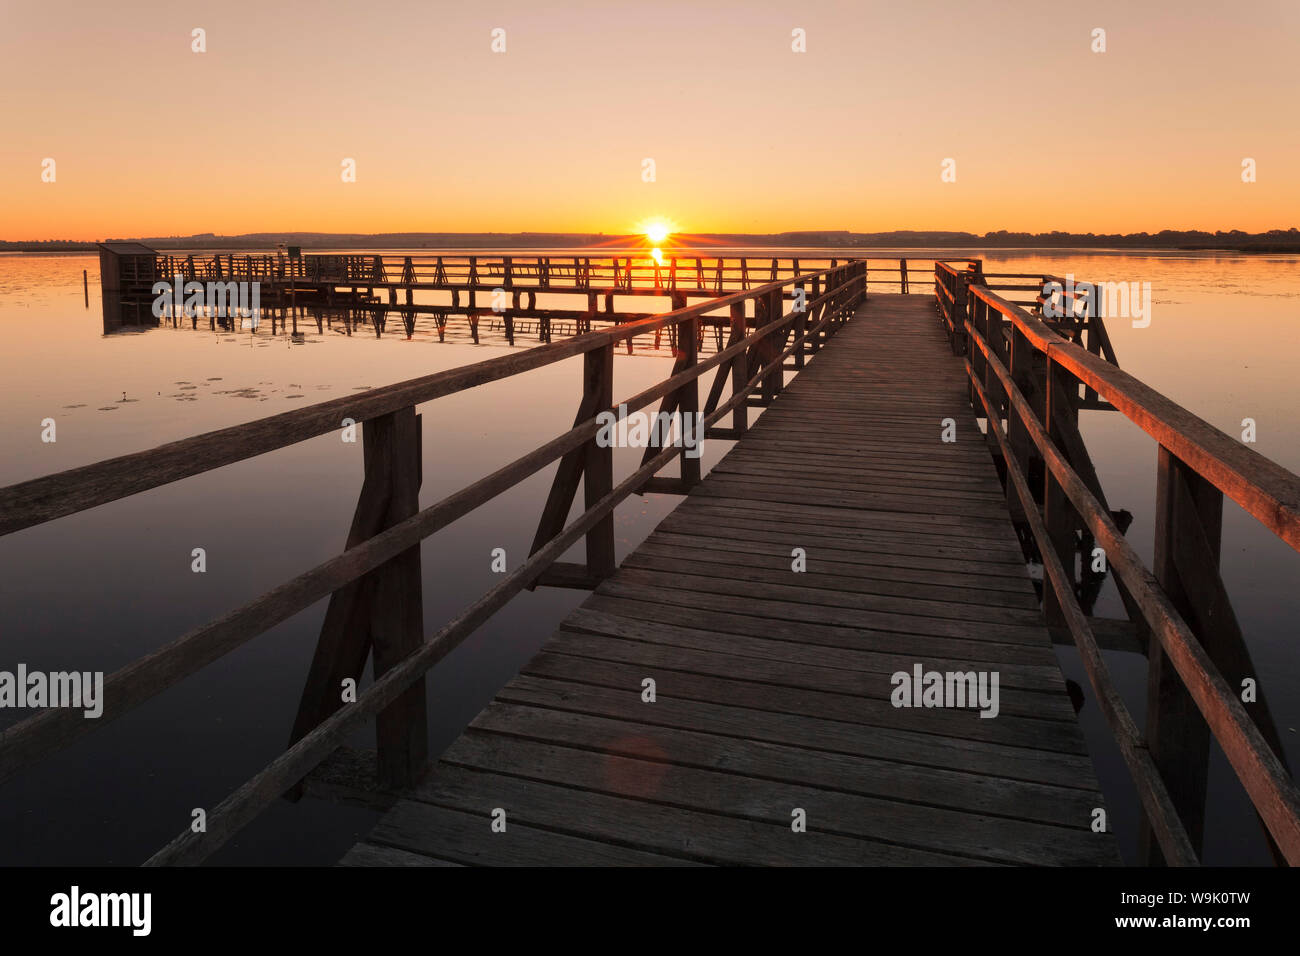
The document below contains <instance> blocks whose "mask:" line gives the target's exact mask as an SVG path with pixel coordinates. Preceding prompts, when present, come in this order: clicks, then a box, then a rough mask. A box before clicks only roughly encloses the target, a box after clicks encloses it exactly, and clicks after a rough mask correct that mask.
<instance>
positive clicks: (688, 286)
mask: <svg viewBox="0 0 1300 956" xmlns="http://www.w3.org/2000/svg"><path fill="white" fill-rule="evenodd" d="M846 262H865V263H866V269H867V281H868V283H869V284H870V283H872V282H875V283H877V284H878V285H880V286H882V288H881V291H889V292H908V291H910V287H911V284H912V283H911V278H912V277H914V276H917V275H921V276H923V277H925V276H928V275H929V272H930V270H931V268H932V263H933V262H934V260H931V259H924V260H917V259H913V260H908V259H905V258H902V259H896V260H895V259H890V260H871V259H866V258H853V259H844V258H843V257H829V256H810V257H807V258H799V257H791V256H776V257H766V256H753V255H741V256H725V255H724V256H691V255H682V256H678V255H673V254H671V253H669V254H661V258H660V259H656V258H654V256H652V255H651V254H650V253H649V252H638V253H635V254H613V253H610V254H599V253H598V254H595V255H568V256H561V255H531V256H529V255H525V256H509V255H484V256H478V255H461V254H455V255H410V256H407V255H385V254H381V253H349V254H330V253H308V254H305V255H302V256H297V257H293V258H289V257H287V256H285V255H282V254H272V253H206V254H204V253H191V254H185V255H171V254H166V255H163V254H160V255H158V256H157V257H156V259H155V261H154V263H153V265H152V268H149V267H148V265H147V263H143V262H140V261H136V260H127V261H125V262H124V264H123V277H124V279H126V280H127V281H144V280H145V279H148V281H149V282H152V281H154V280H155V279H159V278H160V279H167V280H171V279H172V278H173V277H175V276H178V275H179V276H182V277H183V278H184V279H186V280H193V281H232V280H234V281H240V280H260V281H264V282H268V283H288V282H291V281H293V280H301V281H302V282H304V283H317V284H321V283H332V284H334V285H338V286H353V287H357V288H366V289H371V290H373V289H375V288H388V287H396V288H415V289H420V288H424V289H448V290H450V289H484V290H490V289H494V288H502V289H506V290H509V291H515V290H518V291H531V292H534V293H536V292H591V293H608V292H612V293H616V294H629V295H645V294H658V295H666V294H671V293H673V292H682V293H687V294H691V295H709V296H720V295H725V294H728V293H730V292H737V291H745V290H748V289H752V288H755V287H757V286H758V285H761V284H764V283H769V282H776V281H779V280H782V279H790V278H793V277H794V276H797V275H801V274H803V273H806V272H810V271H815V270H819V269H835V268H838V267H839V266H840V265H842V264H844V263H846ZM883 263H888V264H883ZM895 263H897V264H896V265H895Z"/></svg>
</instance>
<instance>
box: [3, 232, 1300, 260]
mask: <svg viewBox="0 0 1300 956" xmlns="http://www.w3.org/2000/svg"><path fill="white" fill-rule="evenodd" d="M112 238H113V239H114V240H118V237H112ZM677 240H678V243H679V244H680V245H681V246H682V247H686V248H689V249H690V250H691V251H692V252H694V253H697V254H698V253H700V252H705V251H707V250H708V248H709V247H710V246H716V247H718V249H719V251H721V250H722V249H724V248H736V247H748V248H755V247H758V248H763V247H772V248H790V247H799V248H813V249H817V248H821V249H862V250H864V251H865V250H870V249H953V248H960V249H1053V248H1055V249H1098V250H1100V249H1109V250H1115V251H1130V250H1140V249H1151V250H1178V251H1185V252H1233V253H1263V254H1268V253H1300V231H1298V230H1296V229H1295V228H1292V229H1289V230H1280V229H1275V230H1270V231H1269V232H1266V233H1246V232H1240V231H1237V230H1233V231H1231V232H1215V233H1209V232H1202V231H1199V230H1189V231H1178V232H1176V231H1172V230H1165V231H1163V232H1159V233H1154V234H1151V233H1129V234H1119V235H1096V234H1091V233H1085V234H1076V233H1061V232H1052V233H1012V232H990V233H985V234H984V235H982V236H981V235H976V234H974V233H966V232H940V231H916V232H912V231H897V232H884V233H855V232H849V231H806V232H784V233H766V234H743V233H711V234H692V235H680V236H678V237H677ZM105 241H107V240H105ZM118 241H133V242H142V243H144V244H146V245H148V246H151V247H152V248H155V249H158V250H176V249H184V250H193V251H203V250H209V251H216V250H220V251H223V252H224V251H250V252H251V251H267V252H274V251H275V250H276V249H277V247H278V246H280V245H285V246H297V247H299V248H301V249H302V250H304V251H307V252H311V251H328V250H335V249H367V250H369V249H373V250H376V251H379V250H384V249H411V250H415V249H428V250H429V251H430V252H437V251H439V250H464V249H485V250H489V249H491V250H496V249H530V250H542V249H557V248H563V249H581V250H589V251H590V252H591V253H592V254H593V255H594V254H597V253H602V254H604V253H609V254H614V253H620V254H621V253H626V252H628V251H634V250H636V249H641V248H646V247H647V246H648V245H649V243H648V241H647V240H646V239H645V237H644V236H639V235H604V234H591V233H536V232H521V233H378V234H372V235H364V234H359V233H319V232H315V233H307V232H285V233H248V234H244V235H238V236H218V235H215V234H213V233H203V234H199V235H193V236H167V237H146V238H131V239H123V240H118ZM671 245H672V243H670V246H671ZM96 248H97V244H96V242H90V241H82V240H75V241H74V240H18V241H0V252H23V253H41V252H55V253H57V252H94V251H95V250H96Z"/></svg>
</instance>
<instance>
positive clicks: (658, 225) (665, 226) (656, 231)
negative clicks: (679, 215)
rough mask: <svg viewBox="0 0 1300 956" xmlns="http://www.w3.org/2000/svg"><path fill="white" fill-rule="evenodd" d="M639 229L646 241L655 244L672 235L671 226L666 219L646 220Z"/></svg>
mask: <svg viewBox="0 0 1300 956" xmlns="http://www.w3.org/2000/svg"><path fill="white" fill-rule="evenodd" d="M639 228H640V229H641V231H642V232H643V233H645V237H646V238H647V239H649V240H650V241H651V242H653V243H656V244H657V243H660V242H663V241H664V240H665V239H667V238H668V237H669V236H671V235H672V234H673V224H672V223H671V222H669V221H668V220H667V219H647V220H646V221H645V222H643V223H642V224H641V225H640V227H639Z"/></svg>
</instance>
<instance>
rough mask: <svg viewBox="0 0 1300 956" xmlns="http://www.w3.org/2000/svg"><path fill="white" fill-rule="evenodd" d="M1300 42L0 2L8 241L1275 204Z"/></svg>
mask: <svg viewBox="0 0 1300 956" xmlns="http://www.w3.org/2000/svg"><path fill="white" fill-rule="evenodd" d="M194 27H203V28H204V29H205V30H206V31H207V47H208V52H206V53H203V54H196V53H192V52H191V50H190V43H191V37H190V34H191V30H192V29H193V28H194ZM493 27H503V28H505V29H506V31H507V35H506V38H507V52H505V53H503V54H494V53H492V52H491V50H490V41H491V38H490V31H491V30H492V28H493ZM795 27H801V28H803V29H804V30H806V31H807V46H808V52H807V53H803V54H796V53H793V52H791V49H790V40H791V30H792V29H793V28H795ZM1094 27H1102V28H1105V29H1106V31H1107V46H1108V50H1107V52H1106V53H1102V54H1097V53H1093V52H1091V50H1090V44H1091V36H1090V34H1091V31H1092V29H1093V28H1094ZM1298 59H1300V2H1297V0H1234V2H1232V3H1225V2H1222V0H1187V2H1183V3H1166V2H1152V0H1147V2H1138V0H1117V2H1111V0H1093V2H1086V3H1062V2H1042V0H1024V2H1011V0H1005V2H985V3H982V4H972V3H970V2H966V0H962V2H956V0H952V2H949V0H929V2H927V0H915V2H900V0H889V2H862V0H858V2H852V0H850V2H831V0H681V2H678V0H664V2H619V0H605V2H595V0H591V2H580V0H545V2H541V0H519V2H516V0H502V2H491V3H484V2H470V0H464V2H454V3H452V2H431V0H387V2H385V0H370V2H365V3H339V2H331V0H318V2H309V3H283V4H282V3H270V2H267V0H230V2H224V3H204V2H194V0H179V2H177V0H170V2H168V0H114V2H105V0H83V2H74V3H60V2H30V3H27V2H24V3H19V2H15V0H0V120H2V121H3V125H2V126H0V129H2V130H3V135H2V136H0V210H2V211H0V238H3V239H31V238H38V239H39V238H72V239H96V238H104V237H106V236H159V235H189V234H192V233H201V232H216V233H225V234H235V233H244V232H258V231H287V230H305V231H330V232H332V231H340V232H344V231H346V232H400V231H498V232H510V231H524V230H528V231H582V232H588V231H590V232H614V233H620V232H628V231H631V230H632V229H634V228H635V227H636V226H637V224H638V223H640V222H643V221H644V220H646V219H649V218H651V217H655V216H662V217H666V218H668V219H671V220H672V221H673V222H675V223H677V224H678V225H679V226H680V227H681V228H683V229H685V230H687V231H691V232H723V231H742V232H775V231H782V230H787V229H852V230H856V231H877V230H889V229H960V230H970V231H973V232H985V231H987V230H995V229H1011V230H1027V231H1034V232H1040V231H1049V230H1053V229H1061V230H1068V231H1075V232H1135V231H1142V230H1145V231H1156V230H1159V229H1164V228H1172V229H1188V228H1202V229H1210V230H1215V229H1232V228H1239V229H1245V230H1248V231H1262V230H1266V229H1270V228H1289V227H1291V226H1294V225H1300V123H1297V119H1296V118H1297V115H1298V114H1300V106H1298V104H1300V69H1298V68H1297V67H1298V64H1297V60H1298ZM45 157H52V158H54V159H55V160H56V162H57V182H55V183H52V184H50V183H43V182H41V178H40V175H41V161H42V159H44V158H45ZM344 157H352V158H355V160H356V162H357V182H356V183H352V184H345V183H343V182H341V180H340V175H339V174H340V162H341V160H342V159H343V158H344ZM645 157H651V158H653V159H654V160H655V162H656V165H657V181H656V182H654V183H644V182H642V179H641V161H642V159H643V158H645ZM946 157H952V158H953V159H955V160H956V161H957V181H956V182H955V183H943V182H941V181H940V175H939V174H940V163H941V161H942V160H943V159H944V158H946ZM1244 157H1252V158H1254V159H1255V160H1256V161H1257V164H1258V182H1256V183H1254V184H1244V183H1242V181H1241V162H1242V159H1243V158H1244Z"/></svg>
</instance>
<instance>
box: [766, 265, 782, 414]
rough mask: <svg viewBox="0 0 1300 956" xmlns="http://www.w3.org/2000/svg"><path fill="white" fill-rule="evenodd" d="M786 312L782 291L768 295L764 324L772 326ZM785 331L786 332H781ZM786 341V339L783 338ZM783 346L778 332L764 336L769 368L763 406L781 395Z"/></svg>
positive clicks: (774, 331) (777, 290)
mask: <svg viewBox="0 0 1300 956" xmlns="http://www.w3.org/2000/svg"><path fill="white" fill-rule="evenodd" d="M783 311H784V304H783V303H782V301H781V290H780V289H776V290H774V291H772V292H769V293H768V294H767V317H766V319H765V320H764V324H765V325H766V324H770V323H772V322H775V321H776V320H777V319H779V318H780V317H781V315H782V313H783ZM781 331H784V330H781ZM782 341H784V337H783V338H782ZM781 348H782V347H781V346H780V345H778V344H777V331H776V330H773V331H771V332H769V333H767V335H765V336H763V363H764V364H765V365H766V366H767V372H766V373H765V374H764V375H763V404H764V405H767V404H770V403H771V402H772V400H773V399H774V398H776V396H777V395H779V394H781V384H782V381H781V380H782V378H783V377H784V373H783V372H782V370H781V362H780V361H778V356H780V354H781Z"/></svg>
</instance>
